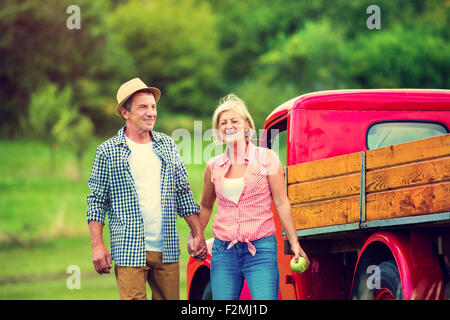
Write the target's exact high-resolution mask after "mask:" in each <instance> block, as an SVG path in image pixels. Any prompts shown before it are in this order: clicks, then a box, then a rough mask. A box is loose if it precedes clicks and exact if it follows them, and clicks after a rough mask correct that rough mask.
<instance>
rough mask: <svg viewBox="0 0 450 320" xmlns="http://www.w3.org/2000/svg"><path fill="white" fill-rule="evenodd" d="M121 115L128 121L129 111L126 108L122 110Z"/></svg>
mask: <svg viewBox="0 0 450 320" xmlns="http://www.w3.org/2000/svg"><path fill="white" fill-rule="evenodd" d="M120 114H121V115H122V118H123V119H124V120H128V111H127V110H125V108H124V107H121V108H120Z"/></svg>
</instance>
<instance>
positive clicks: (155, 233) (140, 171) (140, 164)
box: [126, 137, 163, 252]
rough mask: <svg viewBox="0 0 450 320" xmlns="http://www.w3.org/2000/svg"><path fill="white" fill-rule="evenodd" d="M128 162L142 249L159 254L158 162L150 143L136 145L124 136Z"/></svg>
mask: <svg viewBox="0 0 450 320" xmlns="http://www.w3.org/2000/svg"><path fill="white" fill-rule="evenodd" d="M126 140H127V144H128V146H129V148H130V150H131V154H130V157H129V159H128V161H129V164H130V171H131V175H132V176H133V179H134V184H135V186H136V192H137V194H138V197H139V206H140V209H141V213H142V218H143V220H144V233H145V250H146V251H157V252H162V248H163V238H162V210H161V160H160V159H159V157H158V156H157V155H156V154H155V152H154V151H153V144H152V142H150V143H145V144H141V143H136V142H133V141H131V140H130V139H129V138H128V137H126Z"/></svg>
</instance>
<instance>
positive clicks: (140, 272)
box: [114, 251, 180, 300]
mask: <svg viewBox="0 0 450 320" xmlns="http://www.w3.org/2000/svg"><path fill="white" fill-rule="evenodd" d="M114 273H115V275H116V281H117V286H118V288H119V297H120V299H121V300H147V287H146V282H148V284H149V285H150V289H151V290H152V300H179V299H180V263H179V262H176V263H163V262H162V253H161V252H153V251H147V252H146V266H145V267H123V266H117V265H116V266H115V267H114Z"/></svg>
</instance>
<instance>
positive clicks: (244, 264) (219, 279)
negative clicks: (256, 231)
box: [211, 236, 279, 300]
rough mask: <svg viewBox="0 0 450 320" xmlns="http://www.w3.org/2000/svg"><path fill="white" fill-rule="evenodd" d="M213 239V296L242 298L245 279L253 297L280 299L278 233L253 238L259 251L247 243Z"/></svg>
mask: <svg viewBox="0 0 450 320" xmlns="http://www.w3.org/2000/svg"><path fill="white" fill-rule="evenodd" d="M229 244H230V242H228V241H221V240H219V239H216V238H215V239H214V244H213V248H212V256H211V289H212V295H213V299H214V300H237V299H239V296H240V293H241V290H242V286H243V283H244V279H246V281H247V285H248V288H249V290H250V294H251V295H252V299H253V300H276V299H278V287H279V283H278V281H279V273H278V262H277V240H276V238H275V236H270V237H266V238H262V239H259V240H255V241H252V244H253V245H254V246H255V248H256V254H255V255H254V256H252V254H251V253H250V252H249V251H248V248H247V244H246V243H242V242H239V243H236V244H235V245H234V246H233V247H231V248H230V249H228V250H227V247H228V245H229Z"/></svg>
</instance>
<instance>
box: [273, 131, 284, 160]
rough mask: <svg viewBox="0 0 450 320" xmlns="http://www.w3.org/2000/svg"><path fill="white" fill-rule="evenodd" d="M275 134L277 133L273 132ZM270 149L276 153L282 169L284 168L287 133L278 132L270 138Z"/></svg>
mask: <svg viewBox="0 0 450 320" xmlns="http://www.w3.org/2000/svg"><path fill="white" fill-rule="evenodd" d="M274 132H275V133H276V132H277V131H276V130H274ZM270 149H272V150H273V151H275V152H276V154H277V155H278V157H279V158H280V162H281V165H282V166H283V167H285V166H286V154H287V131H286V130H284V131H281V132H278V134H275V135H273V136H272V143H271V145H270Z"/></svg>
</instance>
